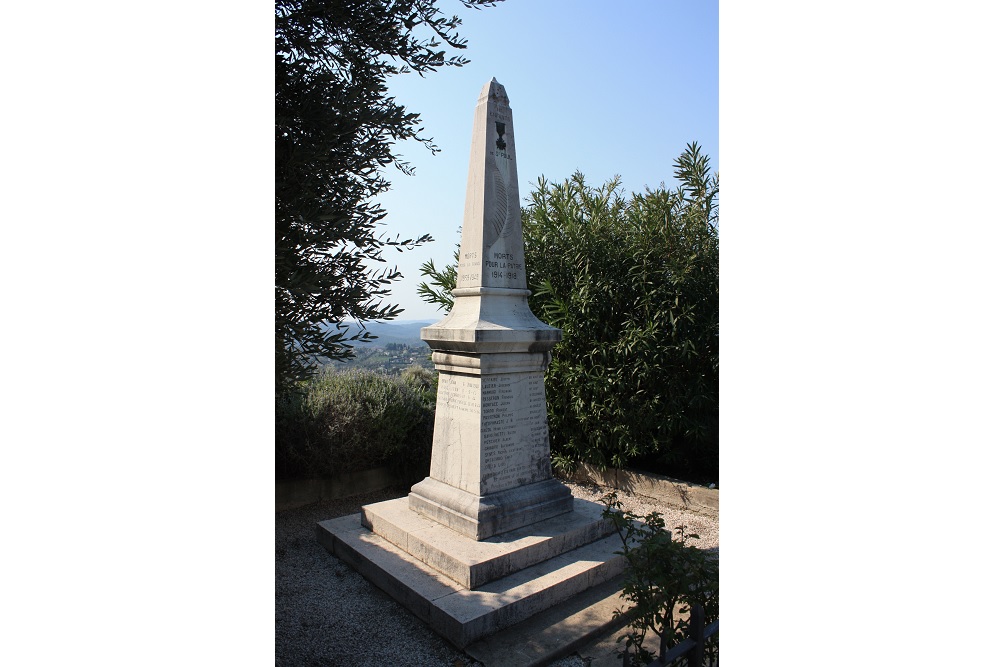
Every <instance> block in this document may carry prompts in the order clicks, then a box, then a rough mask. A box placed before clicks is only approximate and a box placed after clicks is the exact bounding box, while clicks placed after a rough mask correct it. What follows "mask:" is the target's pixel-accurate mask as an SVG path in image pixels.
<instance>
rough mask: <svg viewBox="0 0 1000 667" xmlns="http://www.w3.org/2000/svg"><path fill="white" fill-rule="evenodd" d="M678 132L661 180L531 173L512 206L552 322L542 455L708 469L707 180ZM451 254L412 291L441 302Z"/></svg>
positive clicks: (712, 319) (713, 262) (713, 455)
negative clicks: (625, 183)
mask: <svg viewBox="0 0 1000 667" xmlns="http://www.w3.org/2000/svg"><path fill="white" fill-rule="evenodd" d="M708 164H709V161H708V156H705V155H702V154H701V151H700V149H699V148H698V146H697V144H690V145H689V146H688V148H687V150H685V152H684V153H683V154H682V155H681V156H679V157H678V158H677V160H676V161H675V163H674V168H675V171H674V175H675V177H676V178H677V179H678V181H679V182H680V186H679V187H677V188H676V189H675V190H667V189H665V188H663V187H661V188H659V189H657V190H649V189H647V190H646V192H645V194H632V195H631V196H629V197H626V196H625V195H624V193H623V192H622V191H621V190H620V188H619V181H618V180H617V179H615V180H612V181H610V182H608V183H606V184H604V185H603V186H601V187H598V188H595V187H592V186H589V185H587V184H586V182H585V180H584V177H583V175H582V174H579V173H577V174H574V175H573V177H572V178H570V179H568V180H566V181H565V182H563V183H561V184H551V183H549V182H547V181H545V180H544V179H539V182H538V187H537V188H536V189H535V190H534V191H533V192H532V193H531V202H530V204H529V205H528V206H526V207H525V209H524V210H523V211H522V223H523V229H524V244H525V265H526V267H525V268H526V270H527V274H528V286H529V287H530V288H531V290H532V292H533V294H532V296H531V298H530V301H529V304H530V306H531V309H532V311H533V312H534V313H535V314H536V315H538V317H539V318H540V319H542V320H543V321H545V322H547V323H548V324H551V325H552V326H555V327H559V328H560V329H562V331H563V339H562V341H561V342H560V343H559V344H558V345H556V346H555V348H554V349H553V352H552V363H551V365H550V366H549V368H548V371H547V372H546V375H545V392H546V399H547V402H548V411H549V433H550V438H551V445H552V462H553V465H554V466H555V468H556V469H557V470H560V471H562V472H570V471H571V470H572V469H573V468H574V467H575V466H576V464H577V463H579V462H585V463H591V464H594V465H597V466H599V467H601V468H604V467H607V466H614V467H619V468H623V467H626V466H629V465H637V466H640V467H646V468H648V469H650V470H652V471H654V472H660V473H665V474H668V475H673V476H676V477H683V478H686V479H689V480H691V481H706V482H708V481H713V482H714V481H717V480H718V451H719V450H718V446H719V445H718V437H719V436H718V416H719V238H718V212H717V211H718V208H717V205H716V198H717V196H718V192H719V183H718V177H717V176H711V175H709V171H708ZM453 269H454V267H452V266H449V267H446V268H445V269H443V270H440V271H439V270H437V268H436V267H435V266H434V264H433V262H428V263H427V264H425V265H424V266H423V267H422V273H423V275H424V276H426V277H427V278H428V279H429V282H430V284H427V283H424V284H422V285H421V287H420V289H419V292H420V294H421V297H422V298H423V299H424V300H425V301H428V302H430V303H434V304H437V305H438V306H440V307H442V308H450V307H451V298H450V294H449V293H448V292H449V290H450V289H452V288H453V287H454V277H455V272H454V270H453Z"/></svg>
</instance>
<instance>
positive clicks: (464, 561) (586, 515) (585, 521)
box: [361, 498, 614, 589]
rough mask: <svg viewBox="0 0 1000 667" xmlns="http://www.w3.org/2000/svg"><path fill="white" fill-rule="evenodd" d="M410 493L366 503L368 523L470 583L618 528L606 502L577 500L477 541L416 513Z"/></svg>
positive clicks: (481, 581) (475, 584) (459, 580)
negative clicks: (606, 512)
mask: <svg viewBox="0 0 1000 667" xmlns="http://www.w3.org/2000/svg"><path fill="white" fill-rule="evenodd" d="M407 501H408V499H407V498H397V499H395V500H387V501H385V502H381V503H375V504H372V505H366V506H365V507H364V508H362V510H361V515H362V522H363V523H364V525H365V526H367V527H368V528H370V529H371V530H372V532H374V533H375V534H376V535H378V536H379V537H382V538H383V539H386V540H388V541H389V542H392V543H393V544H394V545H395V546H397V547H399V548H400V549H402V550H403V551H405V552H406V553H408V554H410V555H411V556H414V557H415V558H417V559H418V560H420V561H423V562H424V563H426V564H427V565H430V566H431V567H433V568H434V569H435V570H437V571H439V572H440V573H442V574H444V575H445V576H447V577H449V578H450V579H453V580H454V581H456V582H457V583H459V584H461V585H462V586H464V587H465V588H473V589H474V588H479V587H481V586H483V585H484V584H487V583H489V582H491V581H494V580H496V579H499V578H501V577H504V576H507V575H509V574H513V573H514V572H517V571H518V570H522V569H524V568H526V567H529V566H531V565H534V564H536V563H541V562H542V561H546V560H548V559H550V558H554V557H556V556H558V555H560V554H563V553H566V552H567V551H571V550H573V549H576V548H577V547H580V546H583V545H584V544H589V543H591V542H594V541H595V540H598V539H600V538H602V537H604V536H606V535H608V534H610V533H611V532H613V530H614V527H613V525H612V523H611V522H610V521H609V520H606V519H603V518H602V517H601V512H602V511H603V510H604V507H603V506H602V505H599V504H597V503H594V502H590V501H587V500H583V499H580V498H574V499H572V505H571V506H572V507H573V511H572V512H568V513H565V514H561V515H559V516H556V517H553V518H551V519H546V520H544V521H539V522H536V523H533V524H531V525H530V526H525V527H522V528H517V529H515V530H512V531H509V532H506V533H503V534H501V535H495V536H493V537H490V538H488V539H485V540H481V541H476V540H473V539H471V538H465V537H462V536H460V535H457V534H456V533H455V531H453V530H451V529H450V528H448V527H447V526H443V525H441V524H440V523H438V522H436V521H434V520H432V519H430V518H428V517H426V516H423V515H421V514H420V513H418V512H414V511H412V510H411V509H410V504H409V503H408V502H407Z"/></svg>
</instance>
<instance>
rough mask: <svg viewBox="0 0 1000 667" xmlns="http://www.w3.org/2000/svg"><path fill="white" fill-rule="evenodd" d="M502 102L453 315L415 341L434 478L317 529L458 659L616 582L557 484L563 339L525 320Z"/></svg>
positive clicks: (601, 537)
mask: <svg viewBox="0 0 1000 667" xmlns="http://www.w3.org/2000/svg"><path fill="white" fill-rule="evenodd" d="M529 294H530V292H529V291H528V289H527V278H526V275H525V266H524V239H523V235H522V228H521V208H520V198H519V194H518V188H517V159H516V142H515V139H514V124H513V118H512V114H511V109H510V102H509V100H508V99H507V93H506V91H505V90H504V87H503V86H501V85H500V84H499V83H497V81H496V79H493V80H492V81H491V82H490V83H488V84H486V85H485V86H484V87H483V89H482V92H481V93H480V96H479V102H478V104H477V105H476V110H475V120H474V124H473V133H472V151H471V154H470V158H469V180H468V186H467V189H466V198H465V217H464V221H463V225H462V242H461V247H460V254H459V265H458V279H457V286H456V289H455V290H454V291H453V292H452V296H453V297H454V305H453V307H452V309H451V312H450V313H449V314H448V316H447V317H445V318H444V319H443V320H441V321H440V322H438V323H436V324H434V325H432V326H429V327H425V328H423V329H422V330H421V338H422V339H423V340H424V341H426V342H427V344H428V345H429V346H430V347H431V349H432V350H433V354H432V359H433V362H434V365H435V367H436V368H437V370H438V393H437V412H436V415H435V422H434V444H433V450H432V454H431V467H430V474H429V476H428V477H426V478H425V479H424V480H423V481H421V482H419V483H417V484H415V485H414V486H413V488H412V489H411V492H410V494H409V496H407V497H406V498H398V499H396V500H389V501H386V502H382V503H375V504H372V505H366V506H365V507H363V508H362V512H361V515H360V516H359V515H354V516H347V517H341V518H339V519H331V520H329V521H323V522H321V523H320V524H319V525H318V526H317V536H318V538H319V541H320V542H321V543H322V544H323V545H324V546H325V547H326V548H327V549H328V550H329V551H331V552H333V553H334V554H336V555H337V556H339V557H340V558H342V559H344V560H345V561H346V562H348V563H349V564H351V565H352V566H353V567H355V568H356V569H357V570H359V571H360V572H361V573H362V574H364V575H365V576H366V577H368V578H369V579H370V580H371V581H373V582H374V583H376V584H377V585H378V586H379V587H381V588H382V589H384V590H385V591H386V592H388V593H389V594H390V595H392V596H393V597H394V598H396V600H398V601H399V602H401V603H402V604H404V605H405V606H406V607H407V608H409V609H410V610H411V611H412V612H413V613H415V614H416V615H417V616H419V617H420V618H422V619H423V620H424V621H426V622H427V623H428V624H429V625H430V626H431V627H433V628H434V629H435V630H437V631H438V632H440V633H441V634H443V635H444V636H446V637H447V638H448V639H450V640H451V641H452V642H453V643H455V644H456V645H457V646H459V647H464V646H466V645H467V644H469V643H470V642H472V641H475V640H476V639H479V638H481V637H484V636H486V635H489V634H491V633H493V632H495V631H497V630H499V629H501V628H504V627H507V626H510V625H513V624H515V623H517V622H519V621H521V620H523V619H525V618H527V617H529V616H531V615H533V614H535V613H537V612H539V611H542V610H544V609H548V608H549V607H551V606H553V605H555V604H557V603H559V602H562V601H563V600H566V599H567V598H570V597H572V596H574V595H576V594H577V593H580V592H582V591H585V590H587V589H589V588H591V587H593V586H595V585H597V584H600V583H602V582H605V581H607V580H608V579H610V578H612V577H614V576H616V575H617V574H619V573H620V572H621V571H622V569H623V568H624V561H623V559H622V557H620V556H616V555H614V551H615V549H617V548H618V547H619V546H620V542H619V541H618V538H617V536H614V535H611V533H612V532H613V528H612V526H611V524H610V522H609V521H607V520H605V519H603V518H602V516H601V509H602V508H601V506H600V505H597V504H596V503H590V502H586V501H583V500H575V499H574V498H573V496H572V494H571V493H570V491H569V489H568V488H567V487H566V486H565V485H563V484H562V483H560V482H559V481H558V480H556V479H555V478H554V477H553V476H552V468H551V463H550V452H549V433H548V421H547V417H546V406H545V378H544V372H545V368H546V367H547V366H548V364H549V361H550V360H551V355H552V352H551V351H552V348H553V346H554V345H555V344H556V343H557V342H559V340H560V338H561V336H562V332H561V331H560V330H559V329H556V328H554V327H550V326H548V325H547V324H545V323H543V322H541V321H539V320H538V318H537V317H535V315H534V314H533V313H532V312H531V309H530V308H529V307H528V295H529Z"/></svg>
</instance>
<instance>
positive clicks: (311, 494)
mask: <svg viewBox="0 0 1000 667" xmlns="http://www.w3.org/2000/svg"><path fill="white" fill-rule="evenodd" d="M400 483H401V480H400V477H399V476H398V475H396V474H394V473H393V472H392V471H391V470H389V469H388V468H373V469H371V470H362V471H360V472H351V473H342V474H340V475H337V476H336V477H330V478H327V479H293V480H278V481H276V482H275V483H274V511H275V512H281V511H284V510H290V509H295V508H296V507H302V506H303V505H311V504H312V503H318V502H319V501H321V500H330V499H336V498H347V497H348V496H354V495H358V494H361V493H371V492H372V491H380V490H382V489H384V488H387V487H390V486H394V485H396V484H400Z"/></svg>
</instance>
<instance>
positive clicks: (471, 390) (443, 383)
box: [438, 373, 479, 416]
mask: <svg viewBox="0 0 1000 667" xmlns="http://www.w3.org/2000/svg"><path fill="white" fill-rule="evenodd" d="M438 405H440V406H444V408H445V410H447V411H449V412H461V413H465V414H469V415H476V416H478V415H479V380H478V379H477V378H474V377H465V376H463V375H454V374H451V373H441V374H439V375H438Z"/></svg>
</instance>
